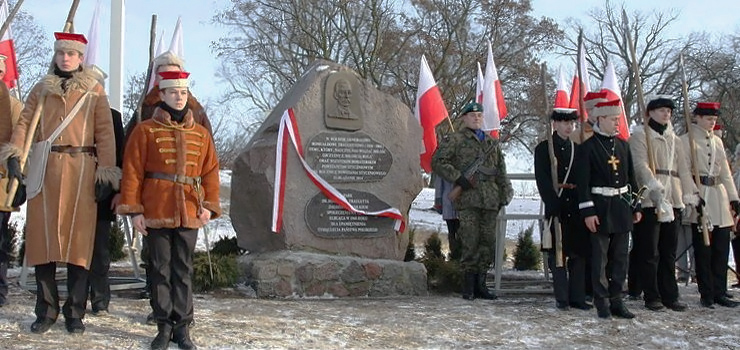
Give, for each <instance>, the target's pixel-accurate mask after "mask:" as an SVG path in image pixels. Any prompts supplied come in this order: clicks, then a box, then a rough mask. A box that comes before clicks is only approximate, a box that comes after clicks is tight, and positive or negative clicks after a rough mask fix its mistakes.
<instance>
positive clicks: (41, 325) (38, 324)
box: [31, 317, 56, 334]
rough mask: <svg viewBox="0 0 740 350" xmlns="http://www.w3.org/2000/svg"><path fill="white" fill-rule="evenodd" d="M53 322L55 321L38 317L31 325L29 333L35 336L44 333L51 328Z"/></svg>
mask: <svg viewBox="0 0 740 350" xmlns="http://www.w3.org/2000/svg"><path fill="white" fill-rule="evenodd" d="M55 322H56V320H55V319H51V318H48V317H43V318H42V317H39V318H37V319H36V321H33V323H32V324H31V332H33V333H36V334H41V333H45V332H46V331H48V330H49V329H50V328H51V326H52V325H54V323H55Z"/></svg>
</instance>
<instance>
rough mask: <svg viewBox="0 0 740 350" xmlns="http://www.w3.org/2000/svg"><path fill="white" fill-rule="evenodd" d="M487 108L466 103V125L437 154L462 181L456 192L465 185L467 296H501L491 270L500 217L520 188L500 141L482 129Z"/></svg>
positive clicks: (435, 163)
mask: <svg viewBox="0 0 740 350" xmlns="http://www.w3.org/2000/svg"><path fill="white" fill-rule="evenodd" d="M482 112H483V106H481V105H480V104H478V103H475V102H471V103H469V104H468V105H466V106H465V108H464V109H463V111H462V113H461V115H462V118H463V122H464V127H463V128H460V130H458V131H457V132H456V133H454V134H452V135H450V136H449V137H448V138H446V139H445V140H444V141H443V142H442V143H441V144H440V146H439V148H438V149H437V152H435V154H434V158H433V159H432V169H433V170H434V172H435V173H437V174H438V175H439V176H441V177H442V178H443V179H445V180H447V181H449V182H452V183H454V184H455V185H456V187H458V186H459V188H455V189H453V191H452V192H453V197H454V193H455V192H457V191H460V190H461V191H460V192H459V195H458V196H457V197H456V198H454V199H453V203H454V206H455V209H457V211H458V216H459V219H460V228H459V230H458V236H459V238H460V243H461V246H462V249H461V252H462V254H461V255H462V256H461V259H460V264H461V266H462V269H463V271H465V281H464V284H463V298H465V299H468V300H472V299H475V298H476V297H479V298H483V299H494V298H495V296H494V295H492V294H490V293H489V291H488V289H487V288H486V273H487V271H488V268H489V267H490V265H491V263H492V262H493V249H494V247H495V238H496V223H497V220H496V218H497V216H498V211H499V209H501V207H503V206H505V205H508V204H509V202H511V199H512V197H513V194H514V191H513V189H512V187H511V182H510V181H509V179H508V177H507V176H506V163H505V162H504V154H503V153H502V152H501V147H500V144H499V141H498V140H496V139H493V138H492V137H491V136H490V135H489V134H488V133H486V132H484V131H483V130H481V126H482V125H483V113H482Z"/></svg>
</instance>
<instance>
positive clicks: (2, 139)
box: [0, 84, 23, 212]
mask: <svg viewBox="0 0 740 350" xmlns="http://www.w3.org/2000/svg"><path fill="white" fill-rule="evenodd" d="M22 110H23V103H22V102H21V101H20V100H18V99H17V98H15V97H13V96H12V95H11V94H10V92H9V91H8V88H7V87H6V85H5V84H0V144H5V143H8V142H10V135H11V134H12V133H13V128H14V127H15V125H16V124H18V119H19V118H20V116H21V111H22ZM0 172H2V174H3V178H2V179H0V211H6V212H10V211H18V210H19V209H18V208H11V207H6V206H5V200H6V199H7V198H8V193H7V192H6V191H5V189H6V188H7V186H8V179H7V177H5V176H4V174H5V164H2V169H0Z"/></svg>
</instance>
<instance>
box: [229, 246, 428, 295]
mask: <svg viewBox="0 0 740 350" xmlns="http://www.w3.org/2000/svg"><path fill="white" fill-rule="evenodd" d="M239 265H240V267H241V269H242V271H244V272H245V273H246V278H247V284H248V285H250V286H251V287H252V288H254V290H255V292H256V294H257V297H260V298H334V297H337V298H342V297H371V298H375V297H389V296H427V295H428V291H427V273H426V269H425V268H424V265H423V264H421V263H418V262H415V261H411V262H403V261H395V260H381V259H367V258H359V257H351V256H340V255H324V254H316V253H308V252H294V251H276V252H266V253H261V254H249V255H245V256H242V257H241V258H239Z"/></svg>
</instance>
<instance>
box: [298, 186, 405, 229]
mask: <svg viewBox="0 0 740 350" xmlns="http://www.w3.org/2000/svg"><path fill="white" fill-rule="evenodd" d="M339 191H340V192H342V194H343V195H344V196H345V197H347V200H348V201H349V202H350V203H351V204H352V205H353V206H354V207H355V208H357V209H359V210H365V211H377V210H383V209H387V208H389V205H388V204H387V203H385V202H383V201H382V200H380V199H378V197H376V196H375V195H373V194H372V193H368V192H362V191H356V190H350V189H343V190H339ZM305 214H306V224H307V225H308V228H309V229H310V230H311V232H313V233H314V234H316V235H317V236H320V237H324V238H369V237H380V236H385V235H388V234H392V233H394V232H395V230H394V229H393V219H391V218H384V217H376V216H365V215H358V214H354V213H352V212H349V211H347V210H344V208H342V207H340V206H339V205H337V204H335V203H334V202H333V201H332V200H331V199H329V198H326V196H324V194H323V193H317V194H316V195H315V196H313V198H311V200H309V201H308V204H307V205H306V211H305Z"/></svg>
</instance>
